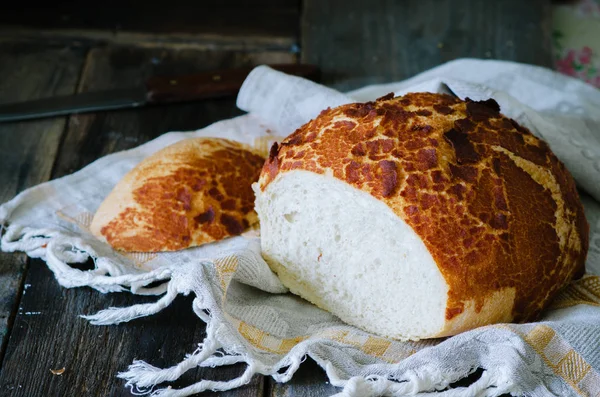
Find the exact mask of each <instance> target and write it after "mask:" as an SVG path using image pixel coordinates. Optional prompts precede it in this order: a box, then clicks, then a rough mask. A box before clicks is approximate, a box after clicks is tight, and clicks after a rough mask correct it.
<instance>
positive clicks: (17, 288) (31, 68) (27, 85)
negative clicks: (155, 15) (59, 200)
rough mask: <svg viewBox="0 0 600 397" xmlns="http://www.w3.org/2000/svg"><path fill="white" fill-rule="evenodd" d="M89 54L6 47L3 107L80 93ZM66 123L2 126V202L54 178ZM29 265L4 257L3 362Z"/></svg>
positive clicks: (1, 70)
mask: <svg viewBox="0 0 600 397" xmlns="http://www.w3.org/2000/svg"><path fill="white" fill-rule="evenodd" d="M84 55H85V50H84V49H77V50H73V49H70V48H48V47H47V46H40V45H33V46H32V45H30V46H23V45H15V44H11V43H3V44H0V76H2V78H1V79H0V103H6V102H14V101H23V100H27V99H35V98H40V97H46V96H51V95H59V94H69V93H72V92H74V90H75V87H76V85H77V80H78V78H79V73H80V70H81V67H82V64H83V59H84ZM64 127H65V118H55V119H48V120H38V121H27V122H20V123H7V124H0V203H4V202H5V201H8V200H10V199H11V198H12V197H13V196H15V195H16V194H17V193H18V192H20V191H22V190H23V189H25V188H28V187H30V186H32V185H35V184H38V183H40V182H44V181H46V180H47V179H48V178H49V177H50V171H51V169H52V164H53V163H54V159H55V156H56V153H57V150H58V146H59V143H60V138H61V136H62V134H63V132H64ZM26 266H27V260H26V257H25V256H24V255H22V254H6V253H0V336H1V340H2V345H1V347H0V361H1V360H2V356H3V354H4V350H5V347H6V342H7V337H8V335H9V328H10V326H11V324H12V320H13V317H14V314H15V311H16V303H17V301H18V299H19V296H20V293H21V290H22V287H23V277H24V272H25V269H26Z"/></svg>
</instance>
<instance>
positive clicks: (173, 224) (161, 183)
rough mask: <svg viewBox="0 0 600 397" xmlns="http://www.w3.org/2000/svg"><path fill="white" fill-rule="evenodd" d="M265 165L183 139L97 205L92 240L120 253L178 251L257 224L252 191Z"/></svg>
mask: <svg viewBox="0 0 600 397" xmlns="http://www.w3.org/2000/svg"><path fill="white" fill-rule="evenodd" d="M263 162H264V158H263V157H261V156H260V155H258V154H256V153H254V152H253V151H252V150H251V149H250V148H249V147H247V146H245V145H243V144H241V143H237V142H233V141H229V140H226V139H218V138H192V139H185V140H183V141H180V142H178V143H175V144H173V145H171V146H168V147H166V148H164V149H162V150H160V151H158V152H156V153H155V154H153V155H151V156H149V157H148V158H146V159H144V160H143V161H142V162H140V163H139V164H138V165H137V166H136V167H135V168H134V169H133V170H131V171H130V172H129V173H128V174H127V175H125V176H124V177H123V179H122V180H121V181H120V182H119V183H118V184H117V185H116V186H115V187H114V189H113V190H112V192H111V193H110V194H109V196H108V197H107V198H106V199H105V200H104V202H103V203H102V204H101V205H100V207H99V208H98V210H97V211H96V214H95V215H94V218H93V220H92V224H91V226H90V230H91V232H92V233H93V234H94V235H95V236H97V237H98V238H100V239H101V240H104V241H106V242H108V243H109V244H110V245H111V246H112V247H113V248H115V249H117V250H121V251H136V252H158V251H175V250H180V249H184V248H189V247H193V246H198V245H201V244H205V243H209V242H213V241H218V240H221V239H223V238H226V237H229V236H234V235H238V234H241V233H242V231H244V230H245V229H246V228H248V227H249V226H250V225H252V224H254V223H256V221H257V217H256V213H255V212H254V203H253V201H254V195H253V193H252V188H251V185H252V183H253V182H255V181H256V180H257V179H258V176H259V173H260V168H261V166H262V164H263Z"/></svg>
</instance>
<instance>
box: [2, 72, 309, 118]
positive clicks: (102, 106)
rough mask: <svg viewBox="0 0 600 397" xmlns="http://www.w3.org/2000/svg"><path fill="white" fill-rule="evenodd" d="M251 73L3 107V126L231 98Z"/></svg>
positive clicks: (151, 82)
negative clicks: (8, 123)
mask: <svg viewBox="0 0 600 397" xmlns="http://www.w3.org/2000/svg"><path fill="white" fill-rule="evenodd" d="M268 66H269V67H271V68H273V69H275V70H279V71H281V72H284V73H287V74H292V75H295V76H301V77H306V78H309V79H311V80H315V79H317V78H318V75H319V70H318V68H317V67H316V66H314V65H306V64H277V65H268ZM252 69H253V67H248V68H237V69H226V70H216V71H212V72H204V73H197V74H190V75H181V76H173V77H169V76H154V77H151V78H149V79H148V80H147V81H146V83H145V85H144V86H143V87H132V88H124V89H116V90H107V91H96V92H85V93H81V94H75V95H66V96H58V97H52V98H44V99H37V100H33V101H26V102H19V103H11V104H6V105H0V122H7V121H18V120H28V119H37V118H42V117H52V116H63V115H67V114H72V113H85V112H96V111H101V110H113V109H122V108H135V107H140V106H145V105H155V104H163V103H173V102H188V101H194V100H199V99H207V98H218V97H224V96H231V95H235V94H236V93H237V92H238V91H239V89H240V87H241V86H242V83H243V82H244V80H245V79H246V77H247V76H248V74H249V73H250V71H252Z"/></svg>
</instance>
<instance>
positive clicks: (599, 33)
mask: <svg viewBox="0 0 600 397" xmlns="http://www.w3.org/2000/svg"><path fill="white" fill-rule="evenodd" d="M553 15H554V16H553V47H554V67H555V69H556V70H557V71H559V72H560V73H563V74H566V75H568V76H573V77H576V78H578V79H581V80H583V81H585V82H587V83H589V84H591V85H593V86H595V87H598V88H600V0H578V1H576V2H570V3H568V4H560V5H557V6H556V7H555V8H554V14H553Z"/></svg>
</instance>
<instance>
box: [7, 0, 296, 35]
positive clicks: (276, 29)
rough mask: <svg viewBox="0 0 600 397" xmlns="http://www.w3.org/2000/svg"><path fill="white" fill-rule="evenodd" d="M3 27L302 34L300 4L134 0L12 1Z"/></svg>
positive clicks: (284, 1)
mask: <svg viewBox="0 0 600 397" xmlns="http://www.w3.org/2000/svg"><path fill="white" fill-rule="evenodd" d="M0 11H1V12H0V23H1V24H2V25H21V26H30V27H33V28H36V29H56V28H60V29H95V30H106V31H112V32H119V31H132V32H160V33H174V32H180V33H216V34H223V35H236V36H252V35H254V36H256V35H263V36H274V37H292V36H295V35H296V34H297V31H298V20H299V14H300V2H299V1H297V0H256V1H251V2H249V1H246V0H220V1H198V2H190V1H185V0H171V1H170V2H169V3H151V2H144V3H143V4H140V2H139V1H135V0H119V1H118V2H115V1H108V2H105V3H103V6H102V7H90V6H89V5H87V4H83V3H77V2H72V1H55V2H54V3H53V4H52V7H31V6H28V5H27V4H20V3H12V4H10V5H9V6H6V5H5V6H2V7H1V8H0Z"/></svg>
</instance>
